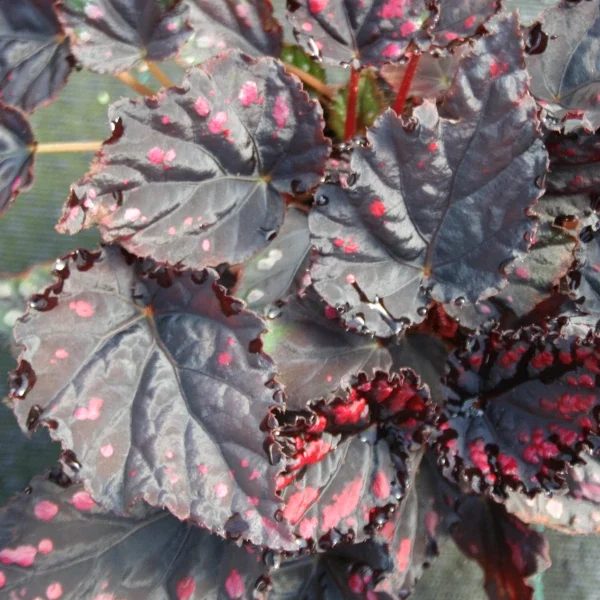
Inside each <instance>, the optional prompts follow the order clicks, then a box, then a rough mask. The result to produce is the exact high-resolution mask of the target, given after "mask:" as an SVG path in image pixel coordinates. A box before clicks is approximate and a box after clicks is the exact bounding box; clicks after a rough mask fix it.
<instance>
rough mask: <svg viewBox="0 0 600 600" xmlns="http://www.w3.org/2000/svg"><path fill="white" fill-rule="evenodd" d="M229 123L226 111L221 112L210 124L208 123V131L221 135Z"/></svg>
mask: <svg viewBox="0 0 600 600" xmlns="http://www.w3.org/2000/svg"><path fill="white" fill-rule="evenodd" d="M226 123H227V113H226V112H224V111H219V112H218V113H217V114H216V115H215V116H214V117H213V118H212V119H211V120H210V121H209V122H208V130H209V131H210V132H211V133H213V134H217V133H221V132H222V131H223V128H224V127H225V124H226Z"/></svg>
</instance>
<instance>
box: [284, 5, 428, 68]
mask: <svg viewBox="0 0 600 600" xmlns="http://www.w3.org/2000/svg"><path fill="white" fill-rule="evenodd" d="M429 6H430V3H428V2H427V1H426V0H364V1H362V2H357V0H294V1H293V2H290V3H289V4H288V7H289V9H288V19H289V21H290V23H291V24H292V26H293V28H294V35H295V37H296V40H297V41H298V43H299V44H300V46H302V48H303V49H304V50H305V51H306V52H307V53H308V54H309V55H311V56H314V57H318V58H319V59H321V58H322V59H323V60H324V62H326V63H327V64H330V65H333V66H339V65H343V64H345V65H349V64H351V63H353V62H356V63H358V65H360V66H362V67H365V66H371V65H373V66H377V65H382V64H385V63H387V62H391V61H393V60H397V59H399V58H401V57H402V55H403V54H404V52H405V51H406V49H407V48H408V47H409V45H410V44H411V43H412V44H415V45H417V46H419V47H422V48H425V47H427V45H428V44H429V41H430V33H429V31H430V29H431V28H432V27H433V24H434V22H435V17H436V14H435V9H434V8H433V7H431V8H430V7H429Z"/></svg>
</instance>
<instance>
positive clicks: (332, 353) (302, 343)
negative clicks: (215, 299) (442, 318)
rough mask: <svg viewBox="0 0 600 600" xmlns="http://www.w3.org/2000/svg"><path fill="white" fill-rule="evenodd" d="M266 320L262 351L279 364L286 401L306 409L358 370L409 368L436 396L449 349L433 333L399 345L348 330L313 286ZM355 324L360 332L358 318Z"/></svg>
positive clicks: (348, 382)
mask: <svg viewBox="0 0 600 600" xmlns="http://www.w3.org/2000/svg"><path fill="white" fill-rule="evenodd" d="M270 317H271V318H269V320H268V328H269V331H268V332H267V333H266V334H265V336H264V338H263V344H264V346H263V349H264V350H265V352H267V353H268V354H270V355H271V356H272V357H273V359H274V360H275V362H276V363H277V365H278V374H277V380H278V381H280V382H281V383H282V384H283V385H284V386H285V390H286V394H287V405H288V407H291V408H294V409H303V408H305V407H306V406H307V404H308V402H310V401H311V400H317V399H319V398H328V399H329V398H332V397H333V395H334V394H336V393H337V392H339V391H340V390H345V389H347V388H348V387H349V386H350V385H351V383H352V379H353V377H355V376H357V375H358V374H360V373H364V374H366V375H367V376H368V377H372V376H373V375H374V374H375V372H376V371H386V372H388V371H390V369H392V368H393V369H394V370H399V369H401V368H407V367H408V368H411V369H413V370H414V371H415V372H416V373H418V374H419V375H420V376H421V378H422V379H423V380H424V381H425V382H426V383H427V385H428V386H429V387H430V389H431V390H432V395H433V397H434V398H435V399H436V400H437V399H438V397H439V393H438V391H437V388H438V387H439V386H438V383H439V378H440V375H441V373H442V372H443V366H444V363H445V361H446V357H447V353H446V351H445V348H444V346H443V344H442V343H441V342H440V341H439V340H438V339H436V338H435V337H433V336H428V335H421V334H417V333H409V334H407V335H405V336H404V337H402V339H401V340H400V341H399V342H398V343H397V344H396V343H394V342H393V341H390V340H380V339H373V338H370V337H368V336H364V335H357V334H356V332H354V331H348V330H346V328H345V327H344V325H343V324H342V323H341V322H340V319H339V315H338V314H337V312H336V311H335V309H333V308H332V307H330V306H328V305H327V304H325V303H324V302H323V301H322V300H320V299H319V298H318V297H317V295H316V294H315V293H314V291H312V290H311V289H309V290H308V292H307V293H306V294H305V295H304V296H302V297H292V298H290V300H289V302H288V303H287V304H286V305H285V306H283V307H282V308H281V309H279V310H273V312H272V313H271V315H270ZM353 326H354V327H355V328H358V329H359V330H360V321H359V320H357V321H356V322H355V323H354V324H353Z"/></svg>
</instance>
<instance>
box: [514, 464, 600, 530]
mask: <svg viewBox="0 0 600 600" xmlns="http://www.w3.org/2000/svg"><path fill="white" fill-rule="evenodd" d="M582 459H583V461H585V462H584V463H583V464H579V465H574V466H568V467H567V470H566V482H567V489H565V490H561V491H559V492H557V493H555V494H553V495H552V496H550V497H548V496H546V495H545V494H538V495H537V496H535V498H527V497H526V496H524V495H523V494H518V493H511V494H509V496H508V499H507V500H506V503H505V505H506V508H507V509H508V510H509V511H510V512H511V513H513V514H514V515H515V516H517V517H518V518H519V519H521V520H522V521H524V522H526V523H529V524H534V525H543V526H544V527H551V528H552V529H557V530H558V531H561V532H563V533H569V534H583V535H589V534H598V533H600V464H599V463H598V460H597V459H596V458H594V457H592V456H591V455H589V454H584V455H583V456H582Z"/></svg>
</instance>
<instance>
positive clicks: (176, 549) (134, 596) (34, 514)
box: [0, 477, 266, 600]
mask: <svg viewBox="0 0 600 600" xmlns="http://www.w3.org/2000/svg"><path fill="white" fill-rule="evenodd" d="M260 559H261V552H260V550H258V549H257V548H254V547H252V546H244V547H238V546H237V545H236V544H234V543H233V542H229V541H225V540H223V539H222V538H220V537H218V536H216V535H213V534H211V533H209V532H208V531H206V530H204V529H200V528H199V527H194V526H193V525H191V524H189V523H182V522H181V521H179V520H178V519H176V518H175V517H173V516H171V515H170V514H169V513H168V512H166V511H157V510H152V509H150V508H148V507H146V506H143V505H139V506H137V507H136V509H135V510H134V511H133V514H132V515H131V516H129V517H127V518H123V517H117V516H115V515H113V514H111V513H109V512H108V511H107V510H105V509H104V508H101V507H100V506H98V505H97V504H95V503H94V501H93V500H92V499H91V497H90V495H89V494H88V492H86V491H85V489H84V488H83V486H81V485H72V486H68V487H66V488H64V487H61V486H59V485H57V484H56V483H54V482H53V481H50V480H48V479H45V478H41V477H38V478H36V479H34V480H33V481H32V482H31V485H30V486H29V489H28V493H22V494H20V495H19V496H17V497H16V498H15V499H14V500H12V501H11V502H10V503H9V504H8V506H7V507H6V508H5V509H4V510H3V511H2V512H1V513H0V563H2V565H1V566H0V588H2V592H1V593H2V594H3V597H6V598H13V597H14V598H17V597H18V598H22V597H27V598H48V599H50V600H57V599H58V598H60V600H84V599H85V600H92V599H93V600H114V599H116V598H127V599H128V600H221V599H225V598H227V599H228V600H229V599H232V598H239V599H241V598H244V599H247V600H250V599H251V598H263V597H264V596H263V595H258V596H253V595H252V593H253V591H254V587H255V584H256V582H257V580H258V579H259V578H260V577H261V576H262V574H263V572H265V571H266V568H265V566H264V564H263V562H262V560H260Z"/></svg>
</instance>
